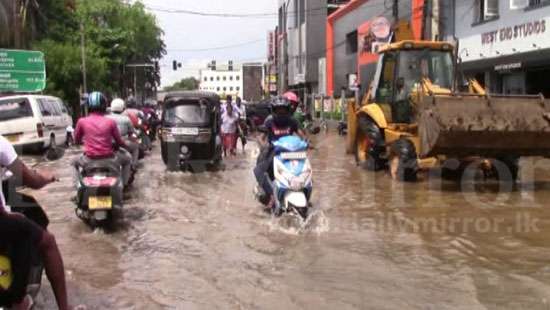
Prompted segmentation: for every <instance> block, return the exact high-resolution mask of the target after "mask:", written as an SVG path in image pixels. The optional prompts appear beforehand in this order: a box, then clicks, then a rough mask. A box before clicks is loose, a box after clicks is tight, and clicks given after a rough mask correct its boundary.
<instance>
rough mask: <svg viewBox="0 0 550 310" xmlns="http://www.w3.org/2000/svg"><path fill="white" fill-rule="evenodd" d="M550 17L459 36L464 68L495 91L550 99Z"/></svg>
mask: <svg viewBox="0 0 550 310" xmlns="http://www.w3.org/2000/svg"><path fill="white" fill-rule="evenodd" d="M548 27H550V19H549V18H540V19H534V20H527V21H520V22H518V23H514V24H510V25H509V26H500V27H499V28H497V29H494V30H489V31H486V32H483V33H480V34H477V35H474V36H470V37H466V38H461V39H459V58H460V59H461V65H460V70H461V71H462V73H463V74H464V76H465V77H467V78H475V79H477V80H478V81H479V82H480V83H481V84H482V85H484V86H485V87H486V88H487V89H488V90H489V91H490V92H491V93H498V94H543V95H544V96H545V97H548V98H550V83H548V82H547V78H548V76H550V29H547V28H548Z"/></svg>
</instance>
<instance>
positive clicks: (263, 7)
mask: <svg viewBox="0 0 550 310" xmlns="http://www.w3.org/2000/svg"><path fill="white" fill-rule="evenodd" d="M140 1H141V2H142V3H143V4H144V5H145V6H146V9H147V10H148V11H149V12H151V13H153V14H155V15H156V17H157V22H158V24H159V26H160V27H161V28H162V29H163V31H164V42H165V44H166V49H167V52H168V53H167V55H166V56H164V58H163V59H162V60H161V77H162V81H161V87H164V86H169V85H172V84H173V83H174V82H177V81H179V80H181V79H182V78H185V77H189V76H196V77H198V75H199V69H201V68H206V65H207V64H208V63H209V62H210V61H211V60H214V59H215V60H216V61H217V62H218V64H221V63H227V61H228V60H233V61H234V62H235V63H241V62H252V61H265V59H266V57H267V55H266V53H267V52H266V49H267V33H268V31H269V30H272V29H275V26H276V24H277V16H276V13H277V0H140ZM159 9H160V10H159ZM164 9H168V10H169V11H170V10H191V11H199V12H205V13H222V14H233V13H235V14H248V13H252V14H257V13H271V14H273V15H270V16H261V17H257V16H256V17H253V18H242V17H240V18H234V17H231V18H228V17H211V16H197V15H189V14H183V13H171V12H163V11H161V10H164ZM250 42H254V43H250ZM241 43H249V44H241ZM235 45H240V46H236V47H232V48H225V49H213V50H208V51H204V50H203V51H189V50H190V49H191V50H197V49H210V48H217V47H226V46H235ZM173 60H177V61H178V62H181V63H182V68H180V69H178V71H173V69H172V62H173Z"/></svg>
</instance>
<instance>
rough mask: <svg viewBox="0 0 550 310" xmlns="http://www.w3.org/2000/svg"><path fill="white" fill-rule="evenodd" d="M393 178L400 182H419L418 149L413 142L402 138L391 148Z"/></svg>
mask: <svg viewBox="0 0 550 310" xmlns="http://www.w3.org/2000/svg"><path fill="white" fill-rule="evenodd" d="M391 153H392V167H391V174H392V177H394V178H396V179H397V180H399V181H404V182H414V181H416V180H417V173H418V158H417V155H416V148H415V146H414V144H413V143H412V142H411V140H409V139H406V138H400V139H399V140H397V141H395V142H394V143H393V144H392V146H391Z"/></svg>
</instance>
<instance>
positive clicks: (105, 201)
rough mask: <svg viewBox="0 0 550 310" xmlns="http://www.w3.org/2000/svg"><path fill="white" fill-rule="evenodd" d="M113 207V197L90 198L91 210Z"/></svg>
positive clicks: (89, 206)
mask: <svg viewBox="0 0 550 310" xmlns="http://www.w3.org/2000/svg"><path fill="white" fill-rule="evenodd" d="M112 207H113V199H112V198H111V197H110V196H104V197H89V198H88V208H89V209H90V210H105V209H111V208H112Z"/></svg>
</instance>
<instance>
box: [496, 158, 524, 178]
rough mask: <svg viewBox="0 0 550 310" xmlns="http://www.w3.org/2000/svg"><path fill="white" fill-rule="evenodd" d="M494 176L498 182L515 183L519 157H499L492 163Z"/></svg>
mask: <svg viewBox="0 0 550 310" xmlns="http://www.w3.org/2000/svg"><path fill="white" fill-rule="evenodd" d="M493 167H494V168H493V169H494V170H495V175H496V176H497V177H498V179H499V180H500V181H503V182H515V181H516V180H517V179H518V175H519V157H517V156H512V155H509V156H500V157H498V158H497V159H496V160H495V161H493Z"/></svg>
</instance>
